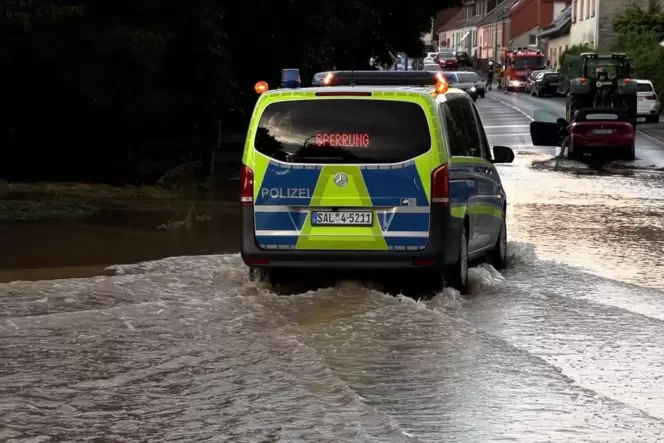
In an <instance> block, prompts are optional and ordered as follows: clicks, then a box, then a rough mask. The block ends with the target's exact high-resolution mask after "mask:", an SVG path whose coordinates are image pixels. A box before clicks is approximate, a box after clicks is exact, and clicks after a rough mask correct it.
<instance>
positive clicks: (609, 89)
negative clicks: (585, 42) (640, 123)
mask: <svg viewBox="0 0 664 443" xmlns="http://www.w3.org/2000/svg"><path fill="white" fill-rule="evenodd" d="M565 68H567V69H565ZM565 68H563V71H567V72H563V75H564V74H567V76H566V77H567V78H568V80H567V81H564V83H565V85H564V86H562V89H564V90H566V92H569V94H568V95H567V97H568V98H567V107H566V119H567V121H571V120H572V117H573V116H574V113H575V112H576V111H578V110H579V109H583V108H622V109H625V110H626V111H627V114H628V116H629V118H630V120H631V121H632V124H633V125H636V119H637V115H636V114H637V110H636V104H637V92H638V86H637V83H636V82H635V81H634V80H632V76H633V74H634V71H635V70H634V60H633V59H631V58H629V57H627V56H626V55H625V54H620V53H615V52H612V53H603V54H598V53H595V52H584V53H583V54H581V55H580V56H566V57H565ZM575 74H576V75H575Z"/></svg>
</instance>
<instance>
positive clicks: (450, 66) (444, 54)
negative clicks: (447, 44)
mask: <svg viewBox="0 0 664 443" xmlns="http://www.w3.org/2000/svg"><path fill="white" fill-rule="evenodd" d="M436 63H438V64H439V65H440V67H441V68H443V69H447V70H457V69H458V68H459V61H458V60H457V59H456V54H455V53H454V51H440V52H439V53H438V55H436Z"/></svg>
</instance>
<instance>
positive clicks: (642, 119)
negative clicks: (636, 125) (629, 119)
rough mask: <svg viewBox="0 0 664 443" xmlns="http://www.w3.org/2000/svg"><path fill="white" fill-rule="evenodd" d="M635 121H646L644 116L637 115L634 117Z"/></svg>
mask: <svg viewBox="0 0 664 443" xmlns="http://www.w3.org/2000/svg"><path fill="white" fill-rule="evenodd" d="M636 121H637V122H644V121H646V118H645V117H639V118H637V119H636Z"/></svg>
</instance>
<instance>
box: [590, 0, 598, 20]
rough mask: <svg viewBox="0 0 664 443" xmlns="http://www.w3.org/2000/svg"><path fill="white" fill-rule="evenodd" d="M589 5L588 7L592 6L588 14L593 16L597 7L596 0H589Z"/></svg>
mask: <svg viewBox="0 0 664 443" xmlns="http://www.w3.org/2000/svg"><path fill="white" fill-rule="evenodd" d="M590 5H591V6H590V7H591V8H592V11H591V13H590V16H591V17H594V16H595V11H596V9H597V0H590Z"/></svg>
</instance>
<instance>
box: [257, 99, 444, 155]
mask: <svg viewBox="0 0 664 443" xmlns="http://www.w3.org/2000/svg"><path fill="white" fill-rule="evenodd" d="M254 146H255V148H256V150H257V151H258V152H260V153H261V154H264V155H266V156H268V157H271V158H274V159H275V160H279V161H284V162H291V163H359V164H366V163H399V162H403V161H407V160H410V159H412V158H414V157H417V156H419V155H421V154H424V153H425V152H427V151H429V150H430V149H431V137H430V135H429V125H428V123H427V118H426V115H425V113H424V110H423V109H422V108H421V107H420V106H419V105H417V104H415V103H408V102H400V101H391V100H364V99H363V100H360V99H323V100H297V101H285V102H277V103H273V104H271V105H268V106H267V108H265V111H263V115H262V116H261V118H260V121H259V123H258V130H257V132H256V137H255V139H254Z"/></svg>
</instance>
